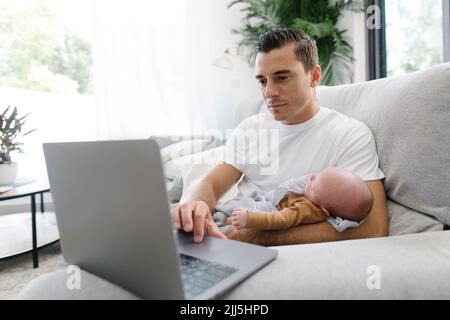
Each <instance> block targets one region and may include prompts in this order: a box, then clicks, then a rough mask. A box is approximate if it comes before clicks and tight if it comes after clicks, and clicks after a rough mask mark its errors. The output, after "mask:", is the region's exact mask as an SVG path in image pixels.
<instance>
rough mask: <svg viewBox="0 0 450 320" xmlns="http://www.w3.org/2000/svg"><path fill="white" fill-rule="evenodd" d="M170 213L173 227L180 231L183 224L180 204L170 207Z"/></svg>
mask: <svg viewBox="0 0 450 320" xmlns="http://www.w3.org/2000/svg"><path fill="white" fill-rule="evenodd" d="M170 207H171V208H170V213H171V216H172V223H173V227H174V228H175V229H180V227H181V223H180V204H179V203H175V204H172V205H171V206H170Z"/></svg>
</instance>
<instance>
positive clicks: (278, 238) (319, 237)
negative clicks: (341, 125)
mask: <svg viewBox="0 0 450 320" xmlns="http://www.w3.org/2000/svg"><path fill="white" fill-rule="evenodd" d="M366 183H367V185H368V186H369V188H370V190H371V191H372V194H373V198H374V203H373V207H372V211H370V214H369V215H368V216H367V218H366V220H365V221H364V223H362V224H361V225H360V226H359V227H357V228H352V229H347V230H345V231H343V232H337V231H336V229H334V228H333V227H332V226H331V225H330V224H329V223H328V222H320V223H314V224H306V225H300V226H297V227H293V228H291V229H288V230H276V231H263V230H255V229H242V230H228V231H227V232H225V235H226V236H227V237H228V238H229V239H233V240H239V241H245V242H250V243H255V244H260V245H264V246H277V245H287V244H299V243H314V242H327V241H338V240H349V239H360V238H374V237H383V236H387V234H388V214H387V205H386V193H385V191H384V186H383V182H382V181H381V180H375V181H366Z"/></svg>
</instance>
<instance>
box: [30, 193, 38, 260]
mask: <svg viewBox="0 0 450 320" xmlns="http://www.w3.org/2000/svg"><path fill="white" fill-rule="evenodd" d="M36 233H37V230H36V195H35V194H32V195H31V236H32V238H33V268H37V267H38V266H39V261H38V249H37V234H36Z"/></svg>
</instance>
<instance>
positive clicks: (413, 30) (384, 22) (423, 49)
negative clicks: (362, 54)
mask: <svg viewBox="0 0 450 320" xmlns="http://www.w3.org/2000/svg"><path fill="white" fill-rule="evenodd" d="M368 4H369V6H375V7H378V9H379V10H378V11H379V12H381V24H380V25H381V28H373V29H370V28H369V29H368V62H369V79H370V80H372V79H378V78H383V77H386V76H395V75H400V74H404V73H408V72H413V71H417V70H421V69H424V68H426V67H429V66H431V65H434V64H438V63H442V62H445V61H450V1H449V0H369V1H368ZM368 18H369V13H368Z"/></svg>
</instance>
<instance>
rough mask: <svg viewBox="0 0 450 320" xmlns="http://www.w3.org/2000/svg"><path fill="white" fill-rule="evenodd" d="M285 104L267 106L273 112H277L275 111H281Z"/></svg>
mask: <svg viewBox="0 0 450 320" xmlns="http://www.w3.org/2000/svg"><path fill="white" fill-rule="evenodd" d="M286 105H287V103H277V104H271V105H269V108H271V109H273V110H277V109H281V108H283V107H284V106H286Z"/></svg>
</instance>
